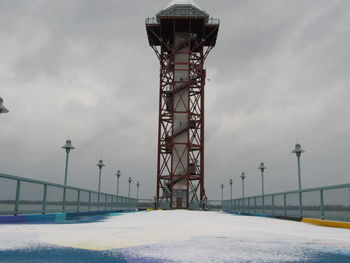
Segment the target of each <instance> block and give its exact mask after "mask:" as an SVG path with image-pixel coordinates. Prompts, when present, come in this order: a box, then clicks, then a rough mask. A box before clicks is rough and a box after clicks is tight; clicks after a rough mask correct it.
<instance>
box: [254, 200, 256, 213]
mask: <svg viewBox="0 0 350 263" xmlns="http://www.w3.org/2000/svg"><path fill="white" fill-rule="evenodd" d="M254 214H255V215H256V197H254Z"/></svg>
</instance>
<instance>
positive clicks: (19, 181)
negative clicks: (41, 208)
mask: <svg viewBox="0 0 350 263" xmlns="http://www.w3.org/2000/svg"><path fill="white" fill-rule="evenodd" d="M20 192H21V180H19V179H17V187H16V202H15V216H16V215H18V208H19V198H20Z"/></svg>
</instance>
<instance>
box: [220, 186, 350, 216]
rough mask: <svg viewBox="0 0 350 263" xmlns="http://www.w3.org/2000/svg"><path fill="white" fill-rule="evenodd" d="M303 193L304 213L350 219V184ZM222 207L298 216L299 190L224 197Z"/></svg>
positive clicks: (240, 211) (304, 214) (224, 208)
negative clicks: (228, 198) (230, 198)
mask: <svg viewBox="0 0 350 263" xmlns="http://www.w3.org/2000/svg"><path fill="white" fill-rule="evenodd" d="M301 194H302V202H303V205H302V209H301V212H302V216H301V217H304V218H317V219H328V220H339V221H350V184H342V185H334V186H327V187H318V188H311V189H304V190H302V191H301ZM263 204H264V205H263ZM223 210H224V211H225V212H237V213H250V214H267V215H272V216H281V217H297V218H299V217H300V216H299V191H290V192H281V193H275V194H267V195H265V196H264V197H262V196H261V195H260V196H252V197H246V198H244V199H243V198H237V199H232V200H225V201H223Z"/></svg>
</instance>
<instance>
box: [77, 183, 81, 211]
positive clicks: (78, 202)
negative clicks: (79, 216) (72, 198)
mask: <svg viewBox="0 0 350 263" xmlns="http://www.w3.org/2000/svg"><path fill="white" fill-rule="evenodd" d="M79 209H80V189H78V200H77V212H78V213H79Z"/></svg>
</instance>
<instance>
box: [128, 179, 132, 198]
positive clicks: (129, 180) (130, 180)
mask: <svg viewBox="0 0 350 263" xmlns="http://www.w3.org/2000/svg"><path fill="white" fill-rule="evenodd" d="M128 182H129V193H128V197H129V198H130V184H131V182H132V179H131V177H129V179H128Z"/></svg>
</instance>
